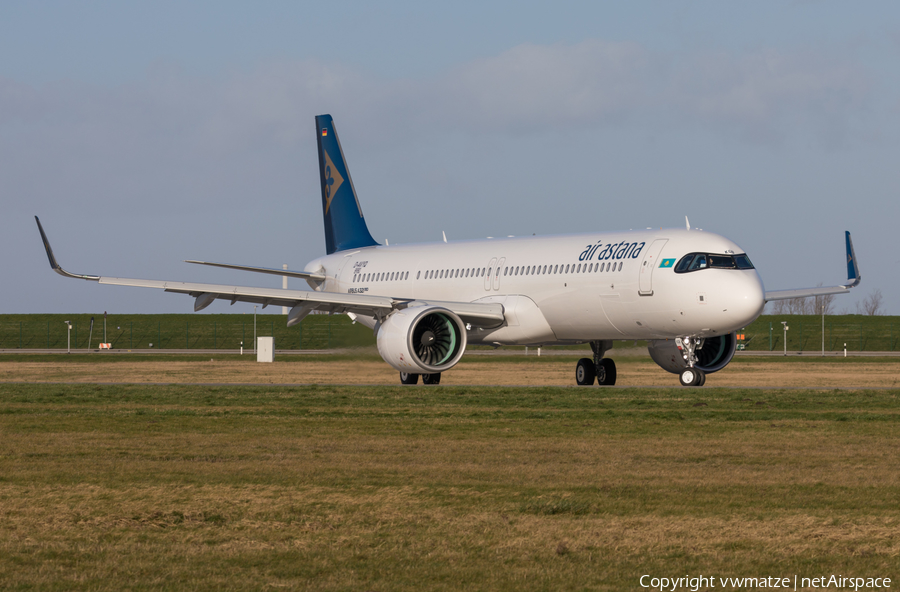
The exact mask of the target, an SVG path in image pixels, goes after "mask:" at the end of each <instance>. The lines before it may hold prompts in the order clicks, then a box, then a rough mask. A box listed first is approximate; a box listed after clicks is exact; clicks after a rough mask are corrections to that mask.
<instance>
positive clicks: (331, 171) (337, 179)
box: [322, 149, 344, 214]
mask: <svg viewBox="0 0 900 592" xmlns="http://www.w3.org/2000/svg"><path fill="white" fill-rule="evenodd" d="M322 153H323V154H325V171H324V175H323V176H324V178H325V213H326V214H327V213H328V209H329V208H330V207H331V200H332V199H334V196H335V194H336V193H337V191H338V189H340V187H341V184H343V182H344V178H343V177H342V176H341V174H340V173H339V172H338V170H337V169H336V168H335V166H334V163H333V162H331V157H330V156H328V152H326V151H325V150H324V149H323V150H322Z"/></svg>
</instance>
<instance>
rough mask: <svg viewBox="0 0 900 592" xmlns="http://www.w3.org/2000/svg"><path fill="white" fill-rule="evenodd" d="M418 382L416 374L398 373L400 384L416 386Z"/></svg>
mask: <svg viewBox="0 0 900 592" xmlns="http://www.w3.org/2000/svg"><path fill="white" fill-rule="evenodd" d="M418 382H419V375H418V374H410V373H409V372H401V373H400V384H416V383H418Z"/></svg>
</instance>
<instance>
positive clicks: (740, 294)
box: [723, 270, 766, 329]
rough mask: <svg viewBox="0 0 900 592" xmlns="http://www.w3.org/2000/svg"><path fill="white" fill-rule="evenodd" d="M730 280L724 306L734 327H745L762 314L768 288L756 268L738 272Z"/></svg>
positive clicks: (729, 321) (724, 310)
mask: <svg viewBox="0 0 900 592" xmlns="http://www.w3.org/2000/svg"><path fill="white" fill-rule="evenodd" d="M738 274H739V275H735V277H734V278H731V279H733V281H732V282H729V286H728V294H727V296H726V297H725V298H724V302H725V303H726V304H727V306H725V307H723V313H725V315H726V318H727V319H728V323H729V324H730V325H732V327H733V328H734V329H739V328H741V327H745V326H747V325H749V324H750V323H752V322H753V321H755V320H756V318H757V317H759V315H761V314H762V311H763V308H764V307H765V305H766V289H765V287H764V286H763V283H762V279H761V278H760V277H759V274H758V273H756V270H748V271H743V272H738Z"/></svg>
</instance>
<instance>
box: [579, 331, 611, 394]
mask: <svg viewBox="0 0 900 592" xmlns="http://www.w3.org/2000/svg"><path fill="white" fill-rule="evenodd" d="M610 349H612V341H592V342H591V350H592V351H593V352H594V359H591V358H581V359H580V360H578V364H577V365H576V366H575V382H577V383H578V384H580V385H582V386H589V385H592V384H594V380H596V381H597V384H599V385H601V386H612V385H614V384H616V363H615V362H614V361H613V360H611V359H609V358H604V357H603V354H605V353H606V352H607V351H609V350H610Z"/></svg>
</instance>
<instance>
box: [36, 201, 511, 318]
mask: <svg viewBox="0 0 900 592" xmlns="http://www.w3.org/2000/svg"><path fill="white" fill-rule="evenodd" d="M34 219H35V221H37V225H38V230H40V232H41V240H42V241H43V242H44V248H45V249H46V251H47V258H48V259H49V260H50V267H51V268H52V269H53V271H55V272H56V273H58V274H60V275H62V276H64V277H69V278H76V279H83V280H88V281H94V282H98V283H100V284H108V285H112V286H134V287H139V288H157V289H160V290H165V291H166V292H174V293H176V294H188V295H190V296H192V297H194V311H199V310H203V309H204V308H206V307H207V306H209V305H210V304H212V303H213V302H214V301H215V300H228V301H230V302H231V304H234V303H235V302H252V303H254V304H262V305H263V308H265V307H267V306H269V305H270V304H271V305H274V306H289V307H291V312H290V313H289V315H288V326H292V325H295V324H297V323H299V322H300V321H301V320H302V319H303V317H305V316H306V315H307V314H309V313H310V312H312V311H313V310H320V311H328V312H332V313H355V314H359V315H365V316H373V317H378V318H381V317H384V316H385V315H387V314H390V313H391V312H392V311H394V310H398V309H402V308H407V307H410V306H424V305H429V306H441V307H443V308H446V309H448V310H451V311H453V312H454V313H456V314H457V315H459V317H460V318H461V319H462V320H463V321H464V322H466V323H469V324H471V325H472V326H475V327H485V328H487V327H496V326H497V325H499V324H501V323H502V322H503V321H504V316H503V305H502V304H498V303H485V302H438V301H431V300H429V301H428V302H423V301H417V300H410V299H408V298H392V297H390V296H374V295H369V294H341V293H337V292H316V291H308V290H279V289H277V288H255V287H247V286H227V285H220V284H199V283H189V282H171V281H163V280H143V279H131V278H114V277H103V276H98V275H85V274H76V273H70V272H68V271H66V270H65V269H63V268H62V267H61V266H60V265H59V263H58V262H57V261H56V257H55V256H54V255H53V249H51V248H50V242H49V241H48V240H47V235H46V234H45V233H44V229H43V227H42V226H41V221H40V220H39V219H38V217H37V216H35V217H34ZM277 271H282V270H277Z"/></svg>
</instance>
